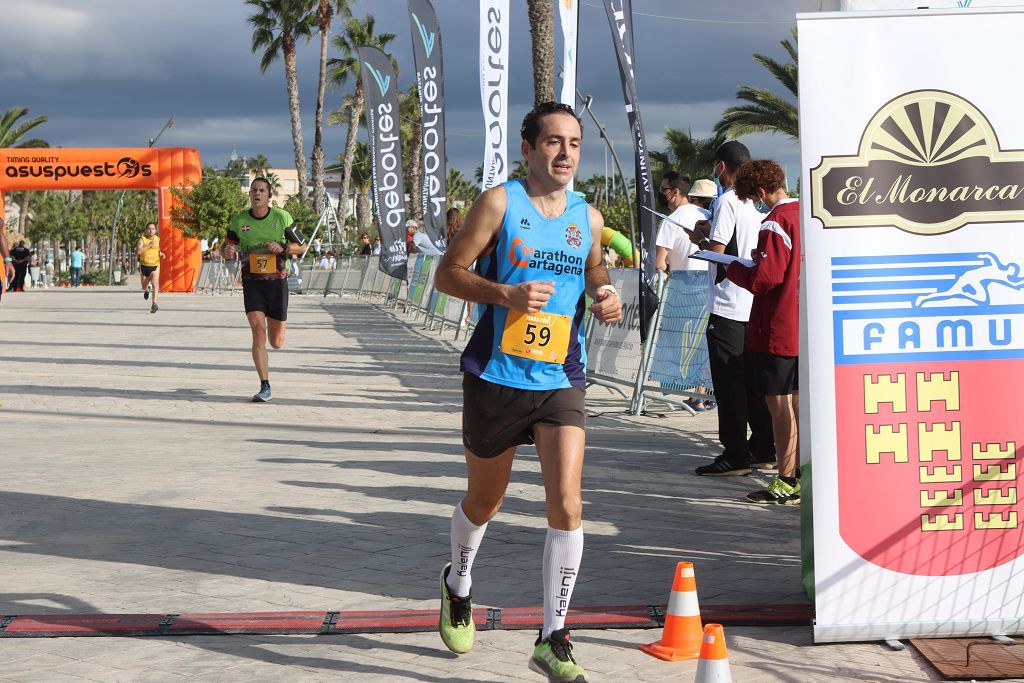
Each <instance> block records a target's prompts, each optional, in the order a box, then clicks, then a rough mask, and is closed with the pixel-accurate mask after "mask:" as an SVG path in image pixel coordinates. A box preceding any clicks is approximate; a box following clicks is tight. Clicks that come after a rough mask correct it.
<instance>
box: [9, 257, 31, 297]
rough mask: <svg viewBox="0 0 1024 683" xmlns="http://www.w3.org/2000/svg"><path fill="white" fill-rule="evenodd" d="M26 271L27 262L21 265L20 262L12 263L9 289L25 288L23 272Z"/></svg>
mask: <svg viewBox="0 0 1024 683" xmlns="http://www.w3.org/2000/svg"><path fill="white" fill-rule="evenodd" d="M27 272H28V264H27V263H26V264H24V265H22V264H20V263H15V264H14V279H13V281H12V282H11V289H12V290H14V291H18V290H21V289H25V273H27Z"/></svg>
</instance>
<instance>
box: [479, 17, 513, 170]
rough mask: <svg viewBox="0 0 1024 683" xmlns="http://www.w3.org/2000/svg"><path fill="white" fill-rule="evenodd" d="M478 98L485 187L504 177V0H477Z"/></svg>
mask: <svg viewBox="0 0 1024 683" xmlns="http://www.w3.org/2000/svg"><path fill="white" fill-rule="evenodd" d="M480 102H481V104H482V106H483V109H484V127H485V129H486V130H485V136H484V145H485V147H484V179H483V189H485V190H487V189H489V188H492V187H494V186H495V185H500V184H501V183H503V182H505V181H506V180H508V140H507V135H508V0H480Z"/></svg>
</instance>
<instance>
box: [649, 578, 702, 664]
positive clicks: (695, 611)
mask: <svg viewBox="0 0 1024 683" xmlns="http://www.w3.org/2000/svg"><path fill="white" fill-rule="evenodd" d="M701 630H702V629H701V623H700V605H699V603H698V602H697V579H696V578H695V576H694V573H693V563H692V562H680V563H679V564H677V565H676V572H675V574H674V576H673V578H672V595H671V596H670V597H669V600H668V611H667V612H666V614H665V628H664V630H663V631H662V632H661V640H659V641H658V642H656V643H648V644H647V645H641V646H640V649H641V650H643V651H644V652H646V653H647V654H649V655H652V656H654V657H657V658H658V659H664V660H666V661H669V662H676V661H679V660H683V659H696V658H697V657H698V656H699V655H700V648H701Z"/></svg>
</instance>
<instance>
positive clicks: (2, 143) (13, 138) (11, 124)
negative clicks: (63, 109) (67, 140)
mask: <svg viewBox="0 0 1024 683" xmlns="http://www.w3.org/2000/svg"><path fill="white" fill-rule="evenodd" d="M26 114H28V109H26V108H25V107H11V108H10V109H8V110H7V111H6V112H5V113H4V115H3V116H2V117H0V148H7V147H18V148H24V147H49V146H50V143H48V142H46V140H41V139H39V138H32V139H30V140H23V139H22V138H23V137H24V136H25V133H27V132H29V131H30V130H32V129H33V128H35V127H36V126H38V125H40V124H42V123H46V117H45V116H36V117H33V118H31V119H29V120H27V121H23V122H21V123H20V124H18V119H20V118H21V117H22V116H25V115H26ZM16 124H17V125H16Z"/></svg>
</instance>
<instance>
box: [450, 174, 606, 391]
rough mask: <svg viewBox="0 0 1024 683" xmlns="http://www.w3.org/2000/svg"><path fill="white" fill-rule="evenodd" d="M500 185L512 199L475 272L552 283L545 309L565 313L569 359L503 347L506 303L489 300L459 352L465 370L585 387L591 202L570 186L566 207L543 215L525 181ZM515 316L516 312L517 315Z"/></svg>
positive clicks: (513, 381) (509, 280) (499, 378)
mask: <svg viewBox="0 0 1024 683" xmlns="http://www.w3.org/2000/svg"><path fill="white" fill-rule="evenodd" d="M502 186H503V187H504V188H505V196H506V198H507V201H506V207H505V217H504V219H503V221H502V224H501V231H500V232H499V233H498V243H497V245H496V246H495V248H494V251H493V252H492V253H491V254H490V255H489V256H485V257H483V258H481V259H479V261H478V262H477V272H478V273H479V274H480V275H481V276H482V277H485V278H487V279H488V280H493V281H495V282H500V283H501V284H506V285H516V284H520V283H523V282H529V281H531V280H543V281H546V282H552V283H554V287H555V294H554V296H552V297H551V299H550V300H549V301H548V303H547V305H546V306H545V307H544V309H543V310H542V311H541V313H544V314H555V315H558V316H567V318H568V319H567V320H564V322H566V323H567V325H568V346H567V348H566V349H565V360H564V362H546V361H543V360H535V359H533V358H525V357H522V356H519V355H512V354H509V353H505V352H503V351H502V350H501V347H502V337H503V335H504V334H505V331H506V322H507V321H509V320H510V318H509V309H508V308H506V307H505V306H497V305H493V304H484V305H483V306H484V308H483V313H482V315H481V317H480V322H479V323H478V324H477V326H476V329H475V330H474V331H473V336H472V337H471V338H470V340H469V344H468V345H467V346H466V350H465V351H464V352H463V354H462V362H461V368H462V371H463V372H469V373H472V374H474V375H476V376H478V377H480V378H481V379H484V380H487V381H488V382H494V383H495V384H503V385H505V386H509V387H515V388H518V389H531V390H535V391H549V390H551V389H564V388H568V387H580V388H585V387H586V369H587V354H586V351H585V349H584V341H583V313H584V307H585V297H584V288H585V282H584V275H583V272H584V269H585V268H586V262H587V257H588V256H589V254H590V246H591V232H590V209H589V207H588V205H587V203H586V201H584V200H583V199H582V198H580V197H579V196H578V195H575V194H573V193H572V192H566V205H565V211H564V212H563V213H562V215H561V216H559V217H558V218H553V219H549V218H545V217H544V216H543V215H541V213H540V211H538V210H537V208H536V207H535V206H534V205H533V203H532V202H531V201H530V198H529V197H528V196H527V194H526V187H525V185H524V184H523V183H522V182H521V181H519V180H510V181H508V182H506V183H503V184H502ZM515 317H516V314H515V312H513V316H512V320H513V321H514V320H515ZM570 321H571V322H570ZM527 330H528V328H527ZM527 334H530V332H529V331H527Z"/></svg>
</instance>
